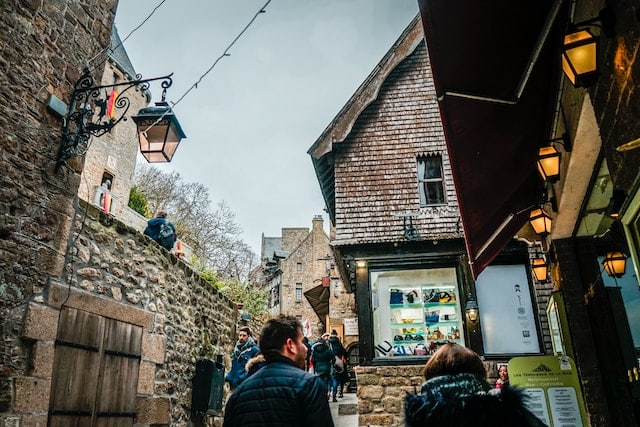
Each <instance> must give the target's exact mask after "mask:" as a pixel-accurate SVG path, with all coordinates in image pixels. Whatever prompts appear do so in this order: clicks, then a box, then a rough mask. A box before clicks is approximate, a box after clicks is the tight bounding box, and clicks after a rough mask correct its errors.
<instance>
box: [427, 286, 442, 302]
mask: <svg viewBox="0 0 640 427" xmlns="http://www.w3.org/2000/svg"><path fill="white" fill-rule="evenodd" d="M438 301H440V290H438V289H431V290H429V292H428V293H427V292H425V293H424V302H438Z"/></svg>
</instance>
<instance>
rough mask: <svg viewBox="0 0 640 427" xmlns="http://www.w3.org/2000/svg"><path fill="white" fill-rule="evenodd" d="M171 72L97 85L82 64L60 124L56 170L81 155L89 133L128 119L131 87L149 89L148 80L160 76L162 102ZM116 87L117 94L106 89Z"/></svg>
mask: <svg viewBox="0 0 640 427" xmlns="http://www.w3.org/2000/svg"><path fill="white" fill-rule="evenodd" d="M172 75H173V73H171V74H168V75H166V76H162V77H153V78H149V79H143V78H142V75H140V74H138V75H136V78H135V80H130V81H126V82H122V83H114V84H110V85H104V86H96V85H95V80H94V78H93V76H92V75H91V71H90V70H89V69H88V68H85V69H84V70H83V74H82V76H80V78H79V79H78V81H77V82H76V83H75V85H74V88H73V92H72V94H71V103H70V106H69V112H68V114H67V116H66V117H65V118H64V121H63V124H62V138H61V141H60V148H59V150H58V157H57V160H56V169H55V170H56V171H58V170H59V169H60V167H61V166H62V165H64V164H66V162H67V161H68V160H70V159H71V158H73V157H78V156H82V155H84V153H85V152H86V148H87V146H88V143H89V139H90V138H91V137H92V136H95V137H100V136H102V135H104V134H106V133H108V132H109V131H111V129H113V128H114V127H115V126H116V125H117V124H118V123H120V122H121V121H123V120H127V116H126V115H127V112H128V111H129V107H130V106H131V101H130V100H129V98H128V93H129V92H128V91H129V90H130V89H131V88H138V89H140V90H142V91H145V90H147V89H149V86H150V82H153V81H157V80H162V83H161V86H162V88H163V90H162V101H163V102H164V101H165V96H166V92H167V88H168V87H170V86H171V84H172V80H171V76H172ZM116 88H117V89H118V90H119V91H120V92H119V93H118V94H117V95H114V94H109V93H108V91H115V90H116ZM110 104H111V105H110Z"/></svg>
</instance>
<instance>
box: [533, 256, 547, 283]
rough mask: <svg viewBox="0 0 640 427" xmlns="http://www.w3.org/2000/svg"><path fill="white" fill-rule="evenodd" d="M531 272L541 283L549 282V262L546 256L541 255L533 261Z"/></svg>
mask: <svg viewBox="0 0 640 427" xmlns="http://www.w3.org/2000/svg"><path fill="white" fill-rule="evenodd" d="M531 272H532V273H533V277H535V278H536V280H537V281H538V282H539V283H544V282H546V281H547V277H548V274H549V266H548V265H547V260H546V259H544V255H542V254H539V255H537V256H536V257H535V258H533V259H531Z"/></svg>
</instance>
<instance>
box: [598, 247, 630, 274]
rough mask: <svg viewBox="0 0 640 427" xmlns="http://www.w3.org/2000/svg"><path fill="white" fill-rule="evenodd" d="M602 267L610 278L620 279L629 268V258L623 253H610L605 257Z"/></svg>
mask: <svg viewBox="0 0 640 427" xmlns="http://www.w3.org/2000/svg"><path fill="white" fill-rule="evenodd" d="M602 265H603V266H604V271H606V272H607V274H608V275H609V277H617V278H620V277H622V276H623V275H624V271H625V269H626V267H627V257H626V256H625V255H624V254H623V253H622V252H608V253H607V254H606V255H605V256H604V260H603V261H602Z"/></svg>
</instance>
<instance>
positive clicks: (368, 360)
mask: <svg viewBox="0 0 640 427" xmlns="http://www.w3.org/2000/svg"><path fill="white" fill-rule="evenodd" d="M308 153H309V154H310V155H311V158H312V161H313V164H314V167H315V170H316V174H317V177H318V181H319V183H320V187H321V190H322V193H323V195H324V198H325V201H326V203H327V206H328V210H329V215H330V218H331V220H332V222H333V225H334V226H335V235H334V236H332V239H331V245H332V248H333V250H334V253H335V257H336V262H337V266H338V268H339V271H340V274H341V276H342V277H343V280H344V281H345V282H346V285H347V288H348V289H349V290H350V291H353V292H354V293H355V295H356V305H357V313H358V320H359V335H360V341H361V347H360V356H361V365H364V366H367V365H368V366H369V367H367V368H359V369H356V372H359V374H360V377H359V379H362V380H363V382H362V383H361V382H360V381H359V391H358V393H359V399H360V405H359V408H360V424H361V425H362V424H370V423H372V424H380V425H382V424H384V425H401V424H402V422H403V419H402V414H401V407H402V404H401V403H402V396H403V395H404V392H407V391H412V390H413V387H414V386H416V385H417V384H419V379H417V378H415V377H412V376H411V374H410V372H417V370H418V367H419V366H423V365H424V363H425V362H426V360H427V358H428V355H429V354H430V353H431V352H432V351H434V349H435V348H437V347H438V346H439V345H440V344H441V343H443V342H447V341H452V342H457V343H459V344H461V345H466V346H469V347H471V348H473V349H474V350H475V351H477V352H478V353H480V354H482V355H484V356H485V359H486V363H487V367H488V369H489V372H490V375H495V368H496V366H497V363H501V362H504V361H506V360H508V359H509V358H510V357H512V356H513V355H515V354H519V353H522V352H526V351H529V349H532V350H531V352H532V353H535V354H544V353H546V352H548V351H549V350H550V340H549V334H548V330H547V327H546V315H545V310H544V308H545V305H546V302H547V299H548V294H549V289H547V288H546V287H545V285H544V284H543V285H540V284H536V283H534V281H533V279H532V277H531V275H530V272H529V269H528V268H527V265H528V264H527V261H528V252H529V250H530V248H529V247H528V246H527V245H526V244H525V243H522V242H517V241H515V240H514V241H513V242H511V244H510V245H509V246H508V247H507V248H505V250H504V251H503V252H502V253H501V254H500V255H499V256H498V257H497V258H496V262H495V263H494V264H495V265H493V266H492V267H491V268H493V270H491V269H490V271H491V273H487V275H489V274H491V275H493V276H492V277H493V278H494V279H495V278H499V279H501V280H502V281H505V282H509V281H510V280H511V279H512V277H511V275H513V274H515V275H516V277H517V279H518V280H519V282H518V283H521V284H519V285H517V286H516V288H515V290H516V291H517V292H518V293H520V292H521V291H522V293H523V295H526V297H523V298H524V299H523V300H522V301H524V303H525V304H524V305H526V306H527V308H526V310H527V311H528V314H527V315H528V316H530V317H529V318H528V319H527V326H526V327H524V326H523V329H526V331H520V330H518V331H516V333H522V332H526V334H527V336H526V338H522V339H521V340H520V342H518V344H517V346H513V347H510V348H508V349H506V350H504V351H502V350H501V351H496V349H495V348H493V347H492V345H493V340H492V337H491V336H490V335H486V336H485V331H484V330H483V327H482V326H483V324H482V322H483V319H480V320H471V319H470V318H469V317H467V316H466V315H465V310H464V309H465V306H466V303H467V301H468V300H469V299H471V298H473V299H476V298H477V297H480V296H481V295H479V294H478V295H477V292H478V291H479V290H483V296H484V298H485V299H486V298H487V286H481V285H482V280H480V279H482V278H479V281H478V283H476V282H474V280H473V278H472V276H471V271H470V268H469V262H468V258H467V256H466V250H465V243H464V236H463V232H462V228H461V223H460V211H459V205H458V203H459V201H458V199H457V196H456V189H455V188H454V183H453V179H452V171H451V167H450V163H449V156H448V153H447V148H446V142H445V135H444V132H443V127H442V122H441V116H440V112H439V107H438V102H437V98H436V90H435V87H434V81H433V77H432V75H431V69H430V64H429V57H428V53H427V49H426V46H425V42H424V39H423V31H422V25H421V23H420V21H419V19H418V18H416V19H414V20H413V21H412V22H411V23H410V25H409V26H408V27H407V29H406V30H405V31H404V33H403V34H402V35H401V36H400V38H399V39H398V41H397V42H396V44H395V45H394V46H393V47H392V48H391V49H390V50H389V52H388V53H387V54H386V55H385V57H384V58H383V59H382V60H381V61H380V63H379V64H378V66H377V67H376V68H375V69H374V70H373V71H372V73H371V74H370V75H369V77H368V78H367V79H366V81H365V82H364V83H363V84H362V85H361V86H360V88H358V90H357V91H356V92H355V94H354V95H353V96H352V97H351V99H350V100H349V101H348V102H347V104H346V105H345V106H344V107H343V108H342V110H341V111H340V112H339V113H338V114H337V116H336V117H335V118H334V120H333V121H332V123H331V124H330V125H329V126H328V127H327V128H326V129H325V131H324V132H323V133H322V135H321V136H320V137H319V138H318V140H317V141H316V142H315V143H314V144H313V146H312V147H311V148H310V149H309V151H308ZM514 272H515V273H514ZM485 277H488V276H485ZM485 282H486V279H485ZM509 283H511V285H509V286H511V292H512V293H513V289H514V288H513V284H512V283H513V282H509ZM476 285H478V286H479V287H477V286H476ZM521 286H522V289H521V288H520V287H521ZM488 292H489V295H490V298H494V297H495V298H496V299H498V300H499V299H500V298H503V297H508V298H510V297H511V295H508V296H505V295H500V292H495V294H496V295H495V296H494V295H492V291H491V289H489V291H488ZM527 304H528V305H527ZM505 306H508V304H505ZM488 329H491V327H488ZM493 329H494V330H495V329H498V330H499V328H493ZM522 336H524V334H521V337H522ZM518 346H520V347H518ZM525 347H526V349H525ZM498 352H500V354H497V353H498ZM390 365H416V370H411V369H407V370H404V369H398V370H397V375H398V378H396V379H395V380H394V382H393V383H389V384H387V383H386V382H385V384H384V386H385V387H386V391H385V392H384V393H380V384H379V383H378V382H370V381H369V379H370V377H372V376H375V377H376V378H377V377H384V376H386V375H387V374H388V373H389V372H390V371H388V369H390V368H389V366H390ZM385 369H387V370H385ZM394 372H395V370H394ZM405 372H407V376H406V377H405V376H404V373H405ZM360 386H362V387H360ZM385 399H386V400H385ZM391 400H393V402H394V403H389V405H387V404H386V403H385V402H387V401H389V402H390V401H391Z"/></svg>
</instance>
